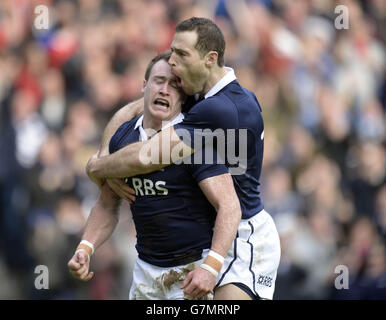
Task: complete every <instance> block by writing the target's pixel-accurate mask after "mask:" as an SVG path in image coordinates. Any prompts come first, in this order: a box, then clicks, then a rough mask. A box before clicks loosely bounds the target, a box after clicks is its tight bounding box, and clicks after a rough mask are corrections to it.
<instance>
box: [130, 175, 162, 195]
mask: <svg viewBox="0 0 386 320" xmlns="http://www.w3.org/2000/svg"><path fill="white" fill-rule="evenodd" d="M126 181H127V180H126ZM131 182H132V183H133V188H134V190H135V195H136V196H139V195H140V196H166V195H167V194H168V189H166V188H164V187H163V186H165V185H166V181H156V182H155V183H154V182H153V181H152V180H150V179H139V178H132V179H131Z"/></svg>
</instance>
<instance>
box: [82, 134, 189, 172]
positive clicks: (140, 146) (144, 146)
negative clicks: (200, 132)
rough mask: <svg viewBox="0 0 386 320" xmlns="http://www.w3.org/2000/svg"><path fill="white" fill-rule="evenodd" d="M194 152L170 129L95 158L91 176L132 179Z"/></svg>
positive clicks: (89, 164) (92, 161)
mask: <svg viewBox="0 0 386 320" xmlns="http://www.w3.org/2000/svg"><path fill="white" fill-rule="evenodd" d="M175 150H177V151H178V152H176V151H175ZM192 152H193V150H192V149H191V148H190V147H189V146H187V145H185V144H184V143H183V142H182V141H181V140H180V138H179V136H178V135H177V134H176V133H175V131H174V129H173V127H170V128H167V129H164V130H162V132H160V133H158V134H157V135H155V136H154V137H153V138H152V139H150V140H148V141H145V142H137V143H133V144H130V145H128V146H126V147H124V148H122V149H120V150H118V151H117V152H114V153H113V154H111V155H109V156H105V157H98V158H95V159H91V160H90V161H89V163H88V164H87V173H88V174H89V176H90V175H91V176H94V177H96V178H98V179H99V178H102V179H103V178H126V177H132V176H136V175H138V174H146V173H150V172H153V171H156V170H160V169H162V168H164V167H166V166H169V165H170V164H172V163H173V162H176V161H179V160H181V159H183V158H185V157H187V156H189V155H190V154H191V153H192Z"/></svg>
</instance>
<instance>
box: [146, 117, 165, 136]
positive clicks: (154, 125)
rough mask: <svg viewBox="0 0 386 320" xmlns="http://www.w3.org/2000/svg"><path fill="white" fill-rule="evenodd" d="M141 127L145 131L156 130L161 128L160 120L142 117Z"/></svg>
mask: <svg viewBox="0 0 386 320" xmlns="http://www.w3.org/2000/svg"><path fill="white" fill-rule="evenodd" d="M142 128H143V129H144V130H145V131H149V132H150V131H158V130H161V129H162V120H158V119H154V118H152V117H146V116H144V117H143V122H142Z"/></svg>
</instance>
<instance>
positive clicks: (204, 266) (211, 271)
mask: <svg viewBox="0 0 386 320" xmlns="http://www.w3.org/2000/svg"><path fill="white" fill-rule="evenodd" d="M200 267H201V268H203V269H205V270H207V271H209V272H210V273H211V274H213V275H214V276H215V277H216V278H217V276H218V272H217V271H216V270H215V269H213V268H212V267H211V266H210V265H207V264H205V263H203V264H200Z"/></svg>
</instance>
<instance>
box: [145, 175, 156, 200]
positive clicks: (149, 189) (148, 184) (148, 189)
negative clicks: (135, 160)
mask: <svg viewBox="0 0 386 320" xmlns="http://www.w3.org/2000/svg"><path fill="white" fill-rule="evenodd" d="M143 187H144V189H145V195H147V196H149V195H151V196H154V195H155V191H154V189H153V181H151V180H149V179H143Z"/></svg>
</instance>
